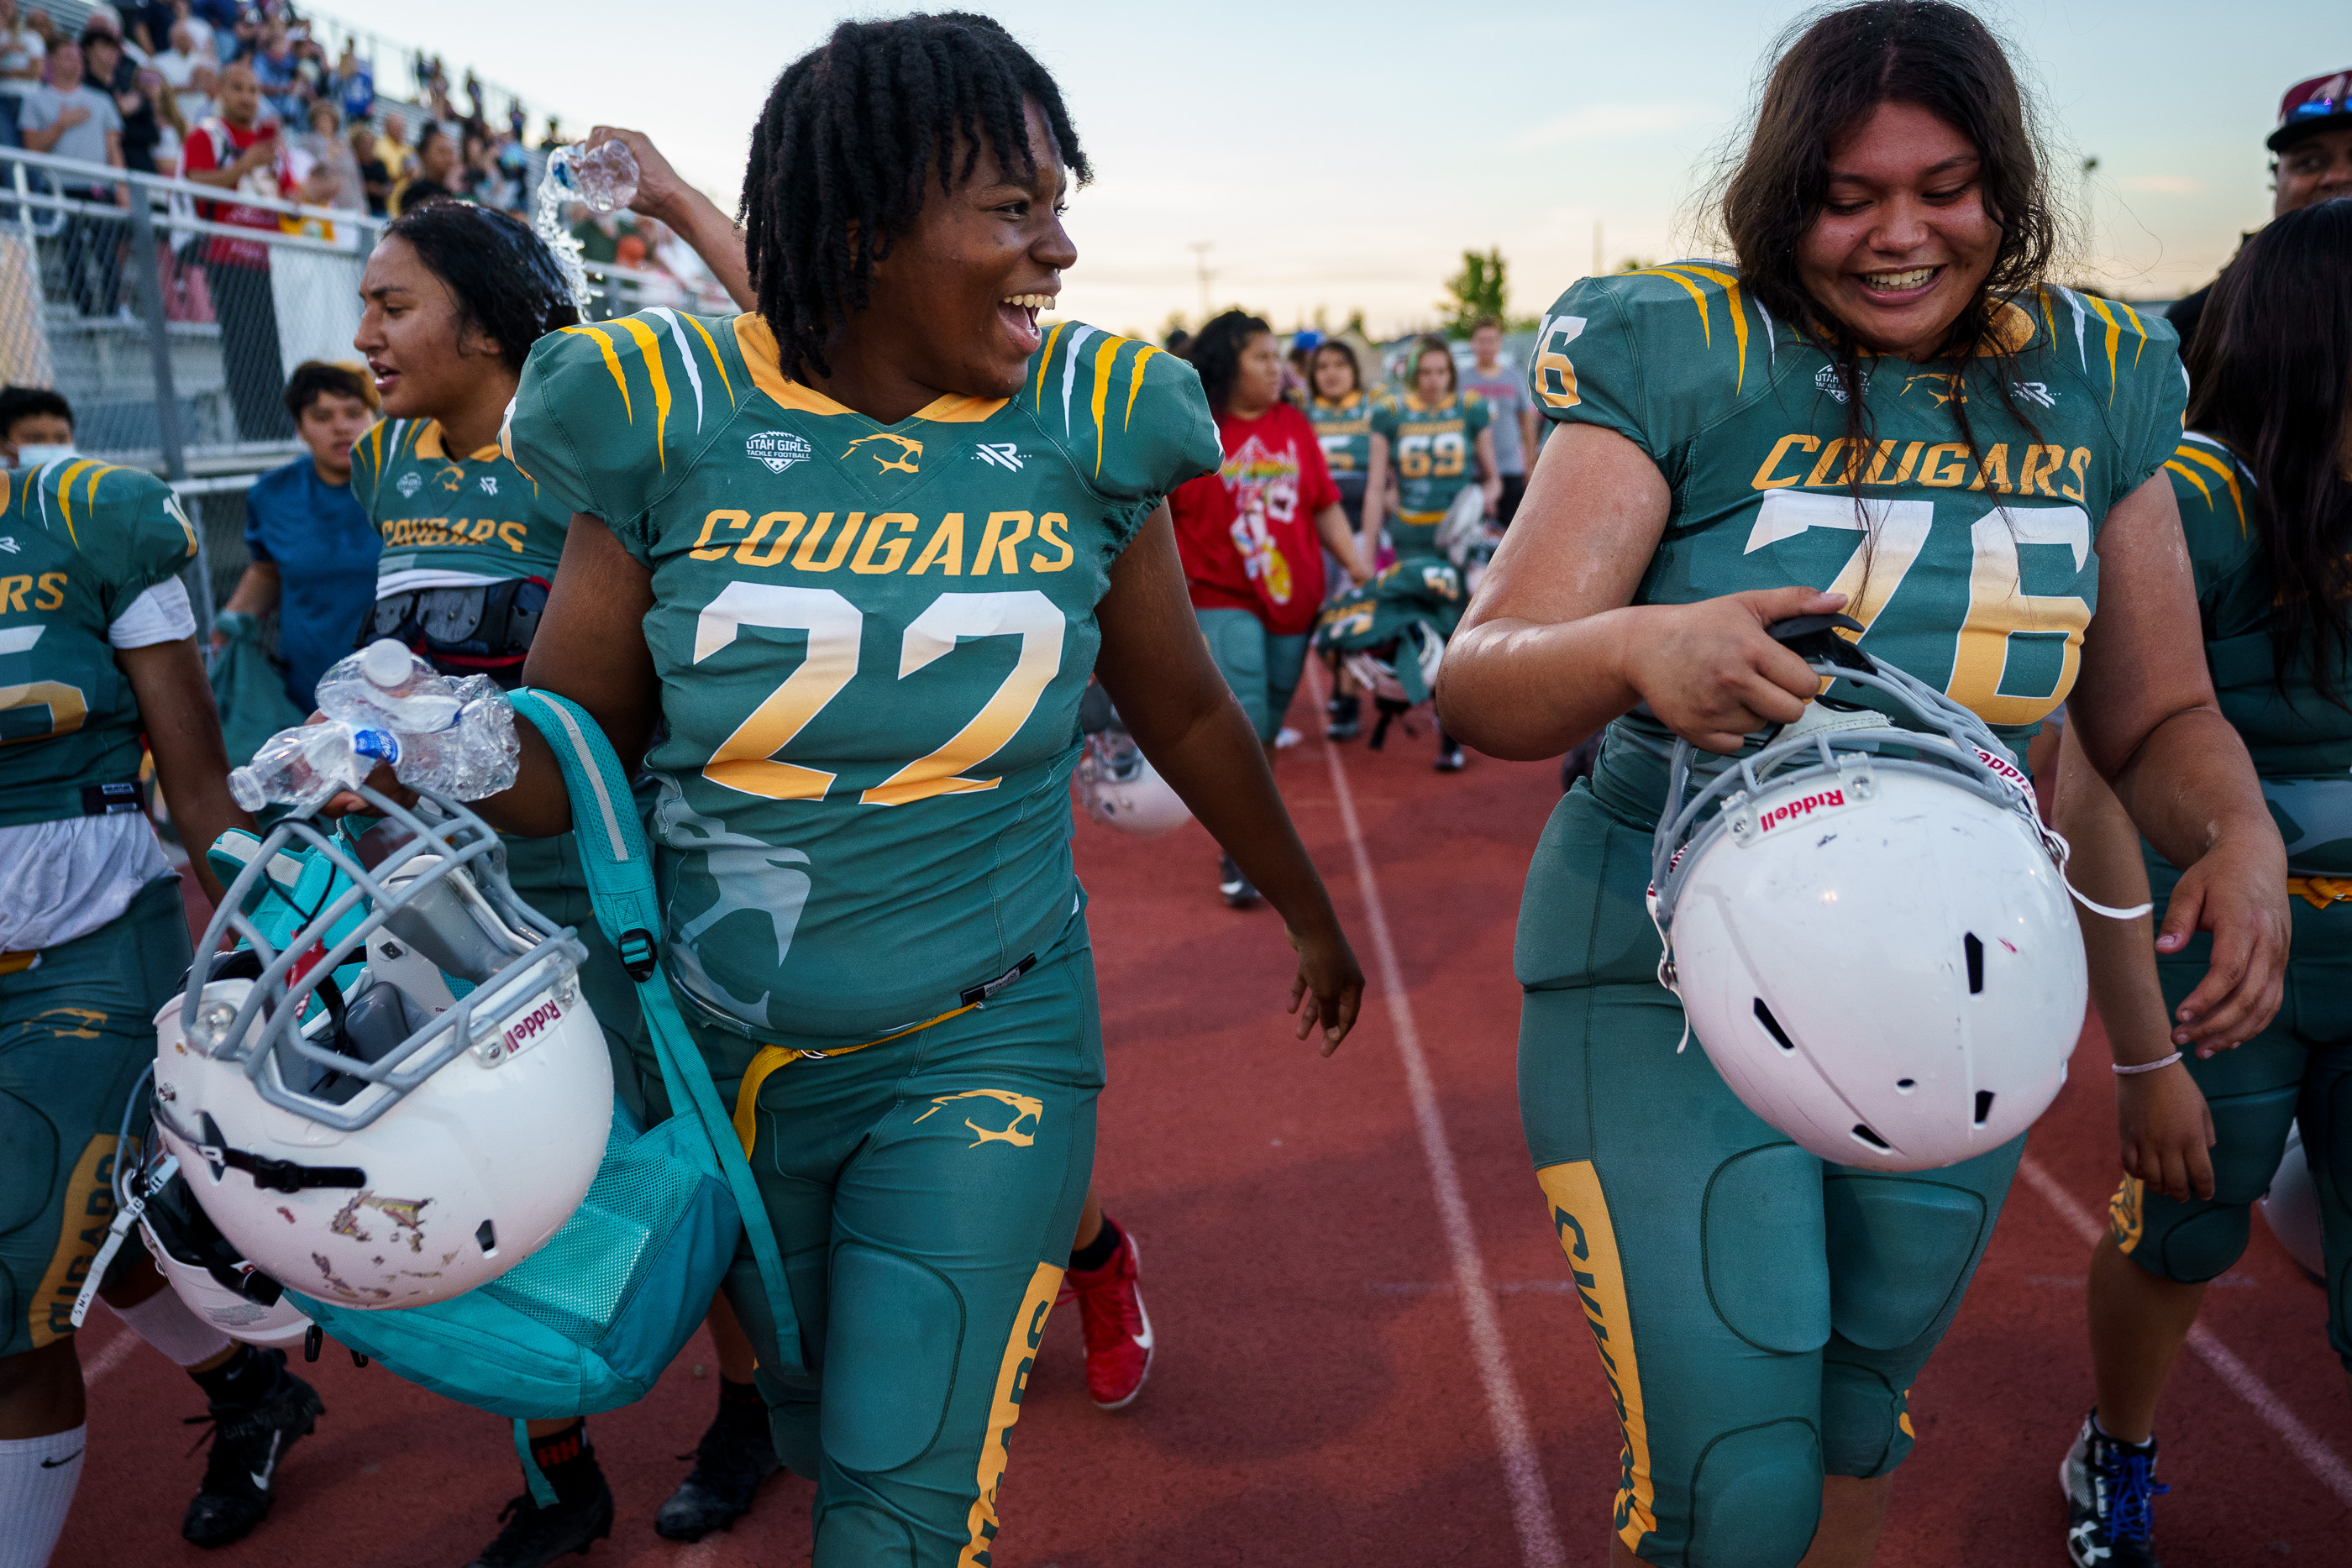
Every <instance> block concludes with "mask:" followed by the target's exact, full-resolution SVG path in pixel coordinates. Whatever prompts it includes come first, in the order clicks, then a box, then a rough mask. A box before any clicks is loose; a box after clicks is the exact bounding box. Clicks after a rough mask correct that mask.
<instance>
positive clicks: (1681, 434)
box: [1528, 261, 1779, 458]
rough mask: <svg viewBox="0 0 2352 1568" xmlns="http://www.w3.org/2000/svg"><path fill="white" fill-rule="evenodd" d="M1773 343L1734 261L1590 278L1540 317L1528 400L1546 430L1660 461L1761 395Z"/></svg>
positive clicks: (1769, 323) (1768, 321)
mask: <svg viewBox="0 0 2352 1568" xmlns="http://www.w3.org/2000/svg"><path fill="white" fill-rule="evenodd" d="M1778 338H1779V331H1778V329H1777V325H1776V324H1775V323H1774V321H1773V319H1772V318H1771V315H1770V314H1769V312H1768V311H1766V310H1765V309H1764V308H1763V307H1762V306H1761V305H1759V303H1757V301H1756V300H1755V299H1754V298H1751V297H1750V296H1749V294H1748V290H1747V288H1746V287H1745V286H1744V285H1743V284H1742V283H1741V282H1740V278H1739V272H1738V268H1737V267H1734V266H1733V265H1732V264H1731V263H1729V262H1719V261H1678V262H1675V263H1672V264H1671V265H1668V266H1664V267H1644V268H1643V269H1642V270H1641V271H1639V272H1627V273H1618V274H1615V275H1613V276H1611V277H1588V278H1585V279H1583V280H1582V281H1580V282H1578V283H1576V284H1573V285H1571V286H1570V288H1569V290H1568V292H1567V293H1565V294H1563V295H1561V296H1560V297H1559V302H1558V303H1557V304H1555V305H1554V306H1553V307H1552V308H1551V310H1550V311H1549V313H1548V314H1547V315H1546V316H1545V317H1544V318H1543V319H1542V322H1541V323H1540V325H1539V327H1538V331H1537V335H1536V347H1535V356H1534V358H1533V360H1532V361H1531V362H1530V364H1529V367H1528V395H1529V396H1530V398H1531V399H1532V400H1533V401H1534V402H1535V405H1536V407H1537V408H1538V410H1540V411H1542V413H1544V415H1545V417H1547V418H1549V419H1554V420H1561V421H1567V422H1570V423H1586V424H1599V425H1602V426H1605V427H1607V428H1608V429H1611V430H1614V431H1616V432H1617V433H1618V434H1620V435H1622V436H1624V437H1625V438H1626V439H1628V440H1630V441H1632V442H1633V444H1635V445H1636V446H1639V447H1640V448H1642V450H1643V451H1644V452H1646V453H1648V454H1649V455H1651V456H1652V457H1653V458H1663V457H1664V455H1666V454H1667V453H1668V452H1670V451H1672V450H1674V449H1675V447H1677V446H1680V445H1682V444H1684V443H1685V442H1686V441H1688V440H1689V439H1690V438H1691V437H1692V436H1694V435H1696V434H1698V432H1699V430H1700V429H1701V428H1702V427H1704V426H1705V425H1706V424H1708V423H1713V422H1714V421H1715V420H1717V419H1719V418H1720V417H1722V416H1723V415H1724V414H1726V413H1728V412H1729V411H1730V407H1731V405H1732V403H1733V402H1735V401H1736V400H1737V399H1738V398H1739V397H1740V396H1741V395H1742V394H1743V393H1747V392H1761V391H1762V389H1763V388H1764V387H1765V386H1766V385H1767V383H1768V382H1769V380H1770V369H1771V363H1772V360H1773V357H1774V351H1775V350H1776V349H1777V346H1778ZM1751 379H1752V384H1751Z"/></svg>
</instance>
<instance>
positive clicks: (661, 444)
mask: <svg viewBox="0 0 2352 1568" xmlns="http://www.w3.org/2000/svg"><path fill="white" fill-rule="evenodd" d="M613 324H614V326H616V327H618V328H620V329H623V330H624V331H625V332H627V333H628V335H629V336H630V337H632V338H634V339H635V340H636V341H637V353H638V356H639V357H640V358H641V359H643V360H644V361H645V365H646V375H647V376H648V377H650V378H651V379H652V381H653V383H654V458H655V466H656V468H657V469H659V470H660V471H661V472H662V473H665V474H667V473H668V472H669V451H668V441H667V437H668V435H669V376H668V374H667V372H666V371H664V370H663V369H662V358H661V340H660V339H659V338H656V336H654V329H652V328H651V327H648V326H646V324H645V323H644V322H643V321H640V320H638V319H636V318H635V317H634V316H624V317H622V318H621V319H619V320H618V321H615V322H614V323H613ZM608 352H609V350H608Z"/></svg>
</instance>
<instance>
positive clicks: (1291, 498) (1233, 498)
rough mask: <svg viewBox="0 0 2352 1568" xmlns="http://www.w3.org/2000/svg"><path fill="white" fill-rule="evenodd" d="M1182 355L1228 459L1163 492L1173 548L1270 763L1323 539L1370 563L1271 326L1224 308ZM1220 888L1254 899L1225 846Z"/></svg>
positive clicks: (1308, 628) (1310, 608)
mask: <svg viewBox="0 0 2352 1568" xmlns="http://www.w3.org/2000/svg"><path fill="white" fill-rule="evenodd" d="M1188 357H1189V358H1190V359H1191V360H1192V368H1193V369H1194V370H1196V371H1199V372H1200V375H1201V389H1202V391H1203V392H1206V393H1207V394H1208V398H1209V406H1210V407H1211V408H1212V409H1213V410H1214V411H1215V412H1216V415H1217V434H1218V435H1219V437H1220V438H1221V440H1222V441H1223V445H1224V451H1225V461H1224V466H1223V468H1222V469H1221V470H1220V471H1219V472H1217V473H1215V474H1204V475H1202V476H1201V477H1200V478H1198V479H1194V480H1192V481H1191V482H1190V483H1188V484H1186V485H1184V486H1181V487H1180V488H1179V489H1178V490H1177V491H1176V493H1175V494H1174V495H1172V496H1171V497H1168V504H1169V509H1170V511H1171V514H1172V516H1173V517H1174V519H1175V523H1176V549H1177V552H1178V554H1179V555H1180V556H1181V558H1182V559H1183V562H1184V579H1185V585H1186V587H1188V588H1189V589H1190V590H1191V591H1192V612H1193V614H1194V615H1195V616H1197V617H1198V618H1199V620H1200V622H1201V634H1202V637H1203V638H1205V639H1206V640H1207V642H1208V644H1209V653H1210V654H1211V656H1212V657H1213V658H1214V659H1215V660H1216V662H1217V668H1218V669H1219V670H1221V671H1223V674H1224V677H1225V684H1226V685H1229V686H1231V687H1232V688H1233V691H1234V696H1235V697H1237V698H1238V699H1240V702H1241V705H1242V711H1243V712H1244V713H1246V714H1248V715H1249V717H1250V722H1251V724H1252V725H1254V726H1255V727H1256V729H1257V737H1258V739H1259V740H1260V741H1262V742H1264V743H1265V755H1266V760H1267V761H1268V762H1269V763H1271V762H1272V761H1273V759H1274V754H1275V737H1276V736H1277V735H1279V734H1280V733H1281V730H1282V719H1283V716H1284V714H1285V713H1286V712H1287V711H1288V710H1289V707H1290V697H1291V694H1292V693H1293V692H1295V691H1297V689H1298V677H1299V675H1300V673H1301V672H1302V671H1303V670H1304V669H1305V668H1306V664H1307V639H1308V637H1309V636H1310V635H1311V634H1312V633H1313V632H1314V630H1315V620H1316V616H1317V614H1318V612H1320V611H1321V609H1322V607H1323V598H1324V595H1323V553H1322V552H1323V549H1325V548H1328V549H1329V550H1330V552H1331V554H1332V556H1333V557H1334V558H1335V559H1337V560H1338V561H1339V565H1340V566H1341V568H1342V569H1344V570H1346V571H1347V573H1348V575H1349V577H1350V578H1352V579H1354V580H1356V581H1358V582H1363V581H1366V580H1369V579H1370V577H1371V575H1372V572H1371V568H1370V566H1369V565H1368V564H1367V563H1366V562H1365V560H1364V558H1363V555H1362V553H1361V551H1360V549H1359V548H1358V546H1357V542H1356V536H1355V534H1354V532H1353V531H1352V530H1351V529H1349V527H1348V515H1347V513H1346V512H1345V511H1344V510H1343V509H1342V508H1341V507H1340V505H1339V486H1336V485H1334V484H1333V483H1332V482H1331V474H1330V471H1329V469H1328V468H1327V467H1325V466H1324V463H1323V447H1322V444H1321V443H1320V442H1319V441H1318V440H1317V438H1316V434H1315V426H1314V424H1313V423H1311V422H1309V421H1308V419H1307V416H1306V415H1305V414H1304V413H1300V412H1299V411H1298V409H1297V407H1296V406H1294V405H1293V404H1290V403H1287V402H1284V401H1282V371H1283V363H1282V353H1281V350H1279V349H1277V348H1276V345H1275V340H1274V332H1273V329H1271V328H1269V327H1267V325H1266V324H1265V322H1264V321H1262V320H1260V319H1258V318H1257V317H1255V316H1251V315H1248V314H1246V313H1244V312H1243V311H1240V310H1228V311H1226V312H1225V313H1224V314H1223V315H1222V316H1219V317H1218V318H1216V319H1214V320H1213V321H1211V322H1210V323H1209V324H1208V325H1207V326H1205V327H1203V328H1202V329H1201V331H1200V335H1199V336H1198V337H1196V338H1194V339H1193V340H1192V345H1191V348H1190V350H1189V354H1188ZM1318 539H1319V545H1320V548H1318ZM1218 891H1219V892H1220V893H1222V894H1223V895H1224V898H1225V902H1226V903H1228V904H1233V905H1234V906H1235V907H1236V908H1238V907H1240V906H1241V905H1243V904H1251V903H1254V902H1255V901H1256V898H1257V890H1256V889H1255V888H1254V887H1252V886H1251V885H1250V883H1249V880H1248V878H1246V877H1244V876H1243V875H1242V873H1241V871H1240V869H1239V868H1238V867H1236V866H1235V865H1234V862H1233V860H1232V858H1231V857H1226V858H1225V859H1224V861H1223V864H1222V866H1221V867H1220V870H1219V875H1218Z"/></svg>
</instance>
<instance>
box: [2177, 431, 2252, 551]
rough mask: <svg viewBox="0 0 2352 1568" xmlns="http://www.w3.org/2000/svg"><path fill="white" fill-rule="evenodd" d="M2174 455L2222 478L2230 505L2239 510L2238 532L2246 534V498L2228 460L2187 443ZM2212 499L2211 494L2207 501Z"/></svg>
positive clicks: (2178, 448) (2180, 446) (2181, 445)
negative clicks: (2227, 487) (2228, 493)
mask: <svg viewBox="0 0 2352 1568" xmlns="http://www.w3.org/2000/svg"><path fill="white" fill-rule="evenodd" d="M2172 455H2173V457H2174V458H2175V459H2176V460H2177V459H2179V458H2183V457H2185V458H2187V459H2189V462H2191V463H2194V464H2196V465H2199V466H2200V467H2202V468H2206V469H2209V470H2210V471H2211V472H2213V473H2215V474H2218V475H2220V476H2221V483H2222V484H2223V485H2225V486H2229V490H2230V504H2231V506H2233V507H2236V508H2237V509H2238V531H2239V532H2240V533H2244V532H2245V531H2246V497H2245V496H2244V495H2243V493H2242V492H2241V491H2240V490H2239V488H2238V471H2237V469H2236V468H2235V467H2233V466H2232V465H2231V463H2230V461H2229V460H2228V459H2227V458H2222V457H2216V456H2214V455H2212V454H2211V453H2210V452H2204V451H2200V450H2199V449H2198V448H2196V447H2194V446H2191V445H2190V444H2189V443H2187V442H2185V441H2184V442H2182V443H2181V444H2179V447H2177V448H2175V449H2174V451H2173V454H2172ZM2165 466H2166V467H2168V468H2169V467H2172V466H2173V464H2170V463H2168V464H2166V465H2165ZM2182 472H2184V473H2186V472H2187V470H2186V469H2183V470H2182ZM2189 477H2190V478H2191V479H2194V478H2195V477H2196V476H2195V475H2193V474H2191V475H2189ZM2197 487H2198V488H2199V489H2200V490H2202V489H2204V487H2205V486H2202V485H2199V486H2197ZM2211 499H2212V497H2211V496H2210V494H2209V495H2208V496H2207V497H2206V500H2207V501H2208V502H2210V501H2211Z"/></svg>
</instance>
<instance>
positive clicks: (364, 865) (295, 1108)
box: [154, 789, 613, 1308]
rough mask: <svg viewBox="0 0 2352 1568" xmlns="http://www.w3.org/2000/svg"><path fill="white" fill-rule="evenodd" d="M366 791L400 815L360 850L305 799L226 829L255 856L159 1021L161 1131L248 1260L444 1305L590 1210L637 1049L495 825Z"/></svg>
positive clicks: (330, 1289) (313, 1282) (345, 1298)
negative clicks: (614, 1044) (584, 1207)
mask: <svg viewBox="0 0 2352 1568" xmlns="http://www.w3.org/2000/svg"><path fill="white" fill-rule="evenodd" d="M361 793H362V794H363V795H365V796H366V797H367V799H368V800H369V803H370V806H371V807H372V809H373V810H375V811H376V812H378V813H379V814H381V815H382V816H383V817H384V818H386V819H387V821H385V823H384V824H383V827H381V828H379V829H378V830H376V831H373V832H371V833H370V834H369V835H368V836H367V838H365V839H363V840H360V841H357V842H356V843H353V842H352V841H349V840H348V839H346V838H345V836H344V833H343V831H342V830H341V828H340V827H339V826H337V825H335V824H328V823H314V822H312V821H310V820H309V819H308V818H307V817H301V816H295V817H289V818H287V819H286V820H285V821H281V822H280V823H278V826H277V827H276V828H275V829H273V830H272V831H270V833H269V836H268V838H267V839H264V840H262V841H259V842H258V843H256V842H255V841H253V840H252V838H251V836H250V835H231V836H229V837H228V838H225V839H224V840H223V841H222V843H221V845H220V846H218V851H217V852H226V853H227V854H228V855H229V856H230V857H232V858H233V859H236V860H242V861H244V862H245V865H244V869H243V870H242V871H241V872H239V873H237V875H236V881H235V882H234V883H232V884H231V886H230V888H229V890H228V895H227V897H226V898H225V899H223V900H222V902H221V905H220V909H219V912H218V913H217V914H215V915H214V917H213V921H212V924H211V925H210V927H209V928H208V929H207V930H206V931H205V937H204V940H203V942H202V943H200V944H199V945H198V949H197V950H198V952H200V953H202V954H205V955H207V958H206V959H205V961H204V962H203V963H202V964H201V965H200V967H199V969H198V970H196V971H192V973H191V984H190V985H189V987H188V988H187V990H186V991H185V992H184V994H183V995H182V996H180V997H178V998H174V999H173V1001H172V1002H171V1003H170V1004H168V1005H167V1006H166V1007H164V1009H163V1010H162V1012H160V1013H158V1014H157V1015H156V1019H155V1023H156V1032H157V1039H156V1065H155V1106H154V1119H155V1128H156V1132H157V1134H158V1136H159V1138H160V1141H161V1143H162V1145H163V1148H164V1149H165V1150H166V1151H168V1152H169V1153H170V1154H172V1155H176V1156H177V1157H178V1159H179V1162H180V1168H181V1171H182V1173H183V1175H184V1176H185V1177H186V1179H187V1183H188V1186H189V1188H190V1190H191V1191H192V1192H193V1193H194V1197H195V1199H196V1202H197V1203H198V1204H199V1205H200V1206H201V1207H203V1209H204V1212H205V1215H206V1216H208V1217H209V1218H211V1220H212V1222H213V1224H214V1225H215V1226H216V1227H217V1228H219V1230H220V1233H221V1235H222V1236H223V1237H224V1238H226V1240H227V1242H228V1245H229V1246H230V1247H231V1248H232V1249H235V1250H236V1254H237V1256H238V1257H239V1258H240V1259H241V1260H245V1261H247V1262H249V1263H250V1264H251V1265H252V1266H253V1267H254V1268H256V1269H258V1270H261V1271H262V1272H264V1273H266V1274H268V1276H269V1277H270V1278H272V1279H274V1280H276V1281H278V1282H279V1283H280V1284H282V1285H285V1286H287V1287H288V1288H289V1289H291V1290H295V1291H301V1292H302V1293H304V1294H306V1295H311V1296H316V1297H319V1298H320V1299H321V1300H324V1301H332V1302H335V1303H337V1304H339V1305H344V1306H352V1307H359V1308H378V1307H414V1306H423V1305H425V1304H427V1303H429V1302H433V1301H443V1300H446V1299H447V1298H449V1297H451V1296H455V1295H458V1294H460V1293H462V1292H464V1291H469V1290H472V1289H473V1288H474V1287H476V1286H478V1285H481V1284H484V1283H487V1282H488V1281H491V1280H494V1279H496V1278H498V1276H499V1275H500V1274H503V1273H504V1272H506V1271H507V1270H509V1269H511V1268H513V1267H514V1266H515V1265H516V1264H517V1263H519V1262H520V1261H521V1260H523V1259H525V1258H526V1257H529V1256H530V1253H531V1252H532V1251H533V1250H534V1249H537V1248H538V1247H539V1246H540V1245H541V1243H542V1242H544V1241H545V1240H546V1239H548V1238H549V1237H550V1236H551V1235H553V1234H554V1233H555V1231H556V1229H557V1228H559V1227H560V1226H562V1224H563V1222H564V1221H565V1220H566V1219H568V1218H571V1216H572V1211H573V1210H574V1209H575V1208H577V1207H579V1205H580V1200H581V1198H582V1197H583V1196H584V1195H585V1194H586V1192H587V1190H588V1185H589V1183H590V1182H591V1181H592V1180H593V1178H594V1176H595V1174H596V1167H597V1166H598V1164H599V1163H600V1162H601V1160H602V1158H603V1156H604V1148H605V1144H606V1137H607V1134H608V1132H609V1130H610V1127H611V1123H612V1114H613V1075H612V1066H611V1062H610V1060H609V1059H608V1057H607V1056H606V1054H605V1047H604V1032H603V1030H601V1029H599V1028H598V1026H597V1023H596V1019H595V1015H594V1014H593V1012H592V1011H591V1010H590V1009H589V1007H588V1004H587V1002H586V1001H585V999H583V998H582V996H581V994H580V984H579V977H578V965H579V963H580V961H581V959H582V958H583V957H584V956H585V950H584V949H583V947H582V946H581V945H580V943H579V941H578V940H577V939H576V938H575V937H574V936H572V933H571V932H570V931H568V930H565V929H562V928H559V927H557V926H555V925H551V923H550V922H548V921H547V920H546V919H545V918H544V917H542V916H541V915H540V914H539V913H538V912H537V911H535V910H533V909H531V908H530V906H529V905H527V904H523V903H522V902H521V901H520V899H518V898H517V897H516V896H515V894H514V891H513V889H512V888H511V887H509V885H508V883H507V880H506V874H505V869H504V856H503V854H502V852H500V850H499V841H498V835H497V834H496V833H494V832H493V831H491V830H490V828H489V827H488V824H486V823H484V822H483V821H482V820H481V819H480V818H479V817H477V816H476V815H474V813H473V812H471V811H470V810H467V809H466V808H465V807H463V806H461V805H457V804H456V803H454V802H450V801H446V800H441V799H439V798H438V797H435V796H431V795H427V796H426V798H425V799H426V802H427V804H425V805H423V806H420V807H419V808H418V810H415V811H411V810H406V809H404V808H403V807H401V806H399V805H397V804H395V803H394V802H393V801H391V800H386V799H385V798H383V796H380V795H376V794H374V793H373V791H370V790H366V789H362V791H361ZM355 851H356V852H355ZM231 934H234V935H235V936H239V937H242V938H243V939H244V942H245V944H246V945H245V946H240V947H239V948H237V949H236V951H235V952H230V953H224V952H221V951H219V949H220V947H221V946H222V939H223V938H224V937H225V936H228V935H231ZM198 974H202V975H203V976H205V979H204V981H203V983H202V985H201V986H199V985H197V984H195V983H194V980H195V977H196V976H197V975H198Z"/></svg>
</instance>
